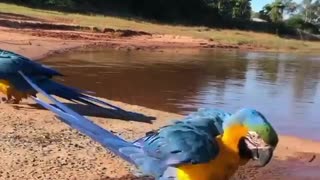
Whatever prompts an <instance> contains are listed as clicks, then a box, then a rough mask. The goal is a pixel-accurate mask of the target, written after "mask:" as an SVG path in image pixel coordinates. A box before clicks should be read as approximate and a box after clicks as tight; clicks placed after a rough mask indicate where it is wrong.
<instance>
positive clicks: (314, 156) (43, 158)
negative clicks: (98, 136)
mask: <svg viewBox="0 0 320 180" xmlns="http://www.w3.org/2000/svg"><path fill="white" fill-rule="evenodd" d="M112 103H114V104H115V105H118V106H120V107H123V108H124V109H126V110H127V111H133V112H139V113H141V114H142V115H143V116H141V118H137V119H135V120H129V121H128V120H124V119H122V118H118V119H110V118H109V117H110V116H108V114H107V113H104V112H106V111H101V110H97V109H95V108H92V107H91V108H90V107H84V106H81V105H75V104H68V105H69V106H70V107H72V108H74V109H75V110H77V111H78V112H80V113H81V114H84V115H89V117H90V119H92V120H94V121H95V122H96V123H98V124H100V125H101V126H103V127H104V128H108V129H110V130H112V132H114V133H116V134H117V135H120V136H122V137H124V138H126V139H128V140H134V139H136V138H138V137H141V136H143V135H144V134H145V133H146V132H147V131H150V130H152V129H156V128H158V127H160V126H163V125H165V124H167V123H168V122H169V121H170V120H173V119H178V118H180V117H181V116H180V115H177V114H171V113H166V112H161V111H157V110H152V109H148V108H144V107H139V106H135V105H128V104H124V103H121V102H112ZM0 117H1V121H0V128H1V133H0V136H1V138H0V152H1V153H0V159H1V161H0V167H2V168H1V170H0V179H87V180H105V179H134V177H132V176H130V172H129V168H130V166H129V165H128V164H127V163H125V162H124V161H122V160H121V159H119V158H117V157H116V156H115V155H113V154H112V153H110V152H109V151H107V150H105V149H103V148H102V147H101V146H100V145H99V144H97V143H95V142H93V141H92V140H91V139H89V138H88V137H86V136H84V135H82V134H80V133H79V132H77V131H75V130H71V129H70V128H69V127H68V126H67V125H65V124H64V123H61V122H60V121H59V120H57V119H56V118H55V117H54V116H53V114H52V113H51V112H49V111H47V110H44V109H42V108H40V107H39V106H37V105H35V104H34V103H33V102H32V101H31V100H29V101H27V102H24V104H21V105H6V104H1V105H0ZM154 118H155V119H156V120H153V121H152V123H150V122H149V120H151V119H154ZM319 168H320V143H318V142H312V141H309V140H304V139H299V138H294V137H285V136H281V138H280V144H279V146H278V148H277V150H276V152H275V158H274V159H273V160H272V162H271V163H270V164H269V165H268V166H266V167H264V168H261V169H255V168H254V167H251V166H250V165H248V166H246V167H242V168H241V169H240V170H239V172H238V174H237V175H236V176H235V177H234V179H235V180H239V179H257V180H258V179H270V180H271V179H296V180H303V179H320V172H319V171H318V170H319Z"/></svg>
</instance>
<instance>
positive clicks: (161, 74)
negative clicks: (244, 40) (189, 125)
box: [43, 50, 320, 140]
mask: <svg viewBox="0 0 320 180" xmlns="http://www.w3.org/2000/svg"><path fill="white" fill-rule="evenodd" d="M43 61H44V63H46V64H48V65H52V66H55V67H56V68H57V69H59V70H60V71H62V72H63V73H64V74H66V75H67V77H66V78H65V81H66V83H68V84H70V85H73V86H76V87H81V88H84V89H87V90H92V91H95V92H97V94H98V95H99V96H102V97H106V98H109V99H113V100H119V101H123V102H127V103H130V104H137V105H142V106H147V107H150V108H155V109H160V110H165V111H170V112H176V113H181V114H187V113H189V112H190V111H194V110H195V109H197V108H199V107H217V108H222V109H225V110H229V111H235V110H236V109H238V108H241V107H253V108H256V109H259V110H260V111H262V112H263V113H265V114H266V115H267V117H268V118H269V119H270V120H271V121H272V122H273V124H275V126H276V128H277V129H278V130H280V131H281V132H282V133H285V134H293V135H299V136H303V137H309V138H314V139H319V140H320V136H319V135H318V133H317V131H319V130H320V119H318V118H317V117H319V116H320V111H319V110H318V109H319V108H318V107H319V103H320V98H319V97H320V90H319V89H320V85H319V79H320V59H319V57H318V56H306V55H292V54H274V53H257V52H254V53H252V52H251V53H247V52H237V51H217V50H216V51H213V50H211V51H205V50H202V51H196V50H194V51H192V52H180V51H171V52H165V53H161V52H140V51H130V52H126V51H115V50H103V51H90V52H78V53H68V54H64V55H59V56H56V57H50V58H48V59H44V60H43Z"/></svg>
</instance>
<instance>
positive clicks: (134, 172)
mask: <svg viewBox="0 0 320 180" xmlns="http://www.w3.org/2000/svg"><path fill="white" fill-rule="evenodd" d="M129 171H130V173H131V174H132V175H134V176H135V177H138V178H147V177H149V176H147V175H144V174H143V173H142V172H141V171H139V170H138V169H137V168H135V167H130V169H129Z"/></svg>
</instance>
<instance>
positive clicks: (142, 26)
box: [0, 3, 320, 52]
mask: <svg viewBox="0 0 320 180" xmlns="http://www.w3.org/2000/svg"><path fill="white" fill-rule="evenodd" d="M0 12H4V13H14V14H20V15H25V16H29V17H33V18H41V19H44V20H48V21H56V22H64V23H71V24H78V25H81V26H94V27H98V28H113V29H131V30H139V31H146V32H150V33H160V34H172V35H181V36H192V37H195V38H205V39H212V40H214V41H219V42H221V43H229V44H235V45H237V44H246V45H252V46H254V47H264V48H267V49H270V50H289V51H308V52H310V51H313V52H315V51H317V52H320V42H310V41H300V40H292V39H285V38H280V37H278V36H276V35H272V34H267V33H257V32H249V31H240V30H219V29H214V28H207V27H186V26H173V25H163V24H156V23H150V22H146V21H141V20H139V21H138V20H134V19H133V20H130V19H124V18H118V17H110V16H102V15H91V16H89V15H82V14H76V13H64V12H58V11H48V10H40V9H32V8H27V7H24V6H18V5H13V4H7V3H0Z"/></svg>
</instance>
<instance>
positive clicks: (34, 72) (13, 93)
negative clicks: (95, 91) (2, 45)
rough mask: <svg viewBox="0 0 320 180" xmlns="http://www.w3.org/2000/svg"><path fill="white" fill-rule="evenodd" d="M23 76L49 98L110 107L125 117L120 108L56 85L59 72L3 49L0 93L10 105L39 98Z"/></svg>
mask: <svg viewBox="0 0 320 180" xmlns="http://www.w3.org/2000/svg"><path fill="white" fill-rule="evenodd" d="M20 72H23V73H24V74H25V75H26V76H28V77H29V78H30V79H32V81H34V82H35V83H36V84H37V85H38V86H40V87H41V88H42V89H43V90H44V91H46V92H47V93H48V94H51V95H56V96H59V97H62V98H64V99H67V100H71V101H74V102H82V103H84V104H91V105H97V104H98V105H102V106H109V107H111V108H113V109H116V110H118V112H120V113H122V114H124V113H125V111H124V110H122V109H121V108H119V107H116V106H113V105H111V104H109V103H107V102H105V101H102V100H99V99H97V98H94V97H92V96H89V95H88V94H90V93H91V92H88V91H83V90H79V89H76V88H72V87H69V86H65V85H63V84H60V83H57V82H55V81H53V80H52V78H53V77H54V76H63V75H62V74H60V73H59V72H58V71H56V70H54V69H52V68H49V67H47V66H44V65H42V64H39V63H37V62H35V61H32V60H30V59H28V58H26V57H23V56H21V55H18V54H15V53H13V52H10V51H5V50H1V49H0V92H2V93H4V94H5V95H6V96H7V102H12V103H19V102H20V101H21V100H22V99H23V98H27V97H30V96H33V97H35V96H36V94H37V91H35V90H34V89H33V88H32V87H31V86H30V85H29V84H28V83H27V81H25V80H24V79H23V78H22V76H21V75H20V74H19V73H20Z"/></svg>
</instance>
